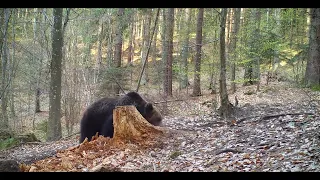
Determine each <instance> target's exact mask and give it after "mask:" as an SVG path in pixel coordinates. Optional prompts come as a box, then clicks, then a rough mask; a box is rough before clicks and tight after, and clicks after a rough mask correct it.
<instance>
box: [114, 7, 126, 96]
mask: <svg viewBox="0 0 320 180" xmlns="http://www.w3.org/2000/svg"><path fill="white" fill-rule="evenodd" d="M123 13H124V8H119V9H118V13H117V20H116V22H117V26H116V34H115V50H114V66H115V67H116V68H120V67H121V54H122V19H123V18H122V17H123ZM118 70H119V72H117V80H120V79H121V76H122V75H121V72H120V69H118ZM114 90H115V91H114V92H115V94H119V93H120V87H119V86H118V85H115V88H114Z"/></svg>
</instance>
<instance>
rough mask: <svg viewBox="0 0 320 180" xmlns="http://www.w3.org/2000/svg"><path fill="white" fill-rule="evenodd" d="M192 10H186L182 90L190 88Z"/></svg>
mask: <svg viewBox="0 0 320 180" xmlns="http://www.w3.org/2000/svg"><path fill="white" fill-rule="evenodd" d="M190 11H191V9H190V8H186V13H185V14H186V15H185V20H184V26H183V29H184V30H183V32H185V33H183V38H184V39H183V45H182V81H181V88H183V89H184V88H186V87H188V57H189V35H190V25H191V12H190Z"/></svg>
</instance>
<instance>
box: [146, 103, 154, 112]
mask: <svg viewBox="0 0 320 180" xmlns="http://www.w3.org/2000/svg"><path fill="white" fill-rule="evenodd" d="M152 110H153V106H152V104H151V103H147V104H146V106H145V112H146V113H149V112H151V111H152Z"/></svg>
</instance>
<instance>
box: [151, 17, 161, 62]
mask: <svg viewBox="0 0 320 180" xmlns="http://www.w3.org/2000/svg"><path fill="white" fill-rule="evenodd" d="M158 24H159V23H157V24H156V27H155V31H154V35H153V40H152V47H151V49H152V51H151V52H152V54H151V59H152V60H151V61H152V64H153V65H154V66H155V65H156V61H157V36H158V27H159V25H158Z"/></svg>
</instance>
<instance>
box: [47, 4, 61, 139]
mask: <svg viewBox="0 0 320 180" xmlns="http://www.w3.org/2000/svg"><path fill="white" fill-rule="evenodd" d="M62 11H63V9H62V8H54V9H53V17H54V21H53V30H52V60H51V81H50V94H49V121H48V128H47V141H54V140H58V139H60V138H61V137H62V132H61V102H60V100H61V62H62V46H63V34H62Z"/></svg>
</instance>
